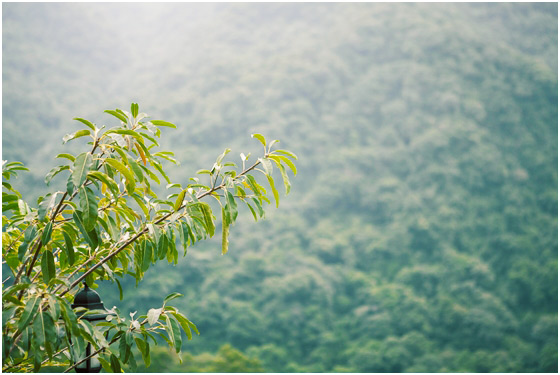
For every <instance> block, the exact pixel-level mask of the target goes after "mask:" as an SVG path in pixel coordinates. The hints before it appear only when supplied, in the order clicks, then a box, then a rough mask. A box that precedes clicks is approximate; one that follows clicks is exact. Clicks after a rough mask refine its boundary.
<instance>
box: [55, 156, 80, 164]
mask: <svg viewBox="0 0 560 375" xmlns="http://www.w3.org/2000/svg"><path fill="white" fill-rule="evenodd" d="M55 158H64V159H68V160H70V161H71V162H72V163H73V162H74V160H76V157H75V156H74V155H71V154H58V155H56V156H55Z"/></svg>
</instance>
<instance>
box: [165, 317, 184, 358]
mask: <svg viewBox="0 0 560 375" xmlns="http://www.w3.org/2000/svg"><path fill="white" fill-rule="evenodd" d="M165 321H166V323H167V328H166V331H167V334H168V336H169V339H170V340H171V342H172V343H173V345H174V346H175V351H176V352H177V353H179V352H180V351H181V345H182V343H183V340H182V337H181V329H180V328H179V323H177V320H176V319H175V317H174V316H171V317H170V316H169V315H165Z"/></svg>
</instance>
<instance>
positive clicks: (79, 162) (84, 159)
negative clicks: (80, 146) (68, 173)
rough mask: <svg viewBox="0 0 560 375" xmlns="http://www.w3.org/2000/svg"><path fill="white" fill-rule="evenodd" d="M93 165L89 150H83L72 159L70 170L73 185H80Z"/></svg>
mask: <svg viewBox="0 0 560 375" xmlns="http://www.w3.org/2000/svg"><path fill="white" fill-rule="evenodd" d="M92 165H93V158H92V156H91V154H90V153H89V152H84V153H82V154H80V155H78V157H77V158H76V160H75V161H74V167H73V170H72V182H73V184H74V186H75V187H79V186H81V185H82V184H83V183H84V181H85V180H86V176H87V173H88V172H89V170H90V169H91V166H92Z"/></svg>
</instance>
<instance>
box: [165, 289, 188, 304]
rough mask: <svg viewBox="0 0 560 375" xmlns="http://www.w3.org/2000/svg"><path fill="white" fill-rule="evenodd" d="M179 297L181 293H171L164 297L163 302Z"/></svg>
mask: <svg viewBox="0 0 560 375" xmlns="http://www.w3.org/2000/svg"><path fill="white" fill-rule="evenodd" d="M179 297H183V295H182V294H181V293H177V292H174V293H171V294H170V295H168V296H167V297H165V299H164V300H163V304H164V305H165V304H166V303H167V302H169V301H171V300H174V299H175V298H179Z"/></svg>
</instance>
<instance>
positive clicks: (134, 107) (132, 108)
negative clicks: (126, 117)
mask: <svg viewBox="0 0 560 375" xmlns="http://www.w3.org/2000/svg"><path fill="white" fill-rule="evenodd" d="M130 112H132V117H136V116H138V103H132V104H131V105H130Z"/></svg>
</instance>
